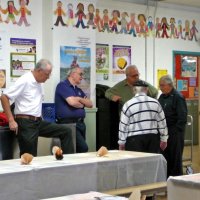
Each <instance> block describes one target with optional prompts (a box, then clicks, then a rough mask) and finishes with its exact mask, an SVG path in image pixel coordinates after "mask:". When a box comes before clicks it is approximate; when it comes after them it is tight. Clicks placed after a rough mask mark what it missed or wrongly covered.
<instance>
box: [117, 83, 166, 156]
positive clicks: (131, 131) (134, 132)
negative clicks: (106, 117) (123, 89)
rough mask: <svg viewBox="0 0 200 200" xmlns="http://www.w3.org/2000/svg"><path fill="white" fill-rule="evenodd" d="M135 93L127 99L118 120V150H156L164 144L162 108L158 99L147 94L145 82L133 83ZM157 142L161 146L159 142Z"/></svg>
mask: <svg viewBox="0 0 200 200" xmlns="http://www.w3.org/2000/svg"><path fill="white" fill-rule="evenodd" d="M133 86H134V88H135V90H136V91H135V92H136V95H135V97H133V98H132V99H131V100H129V101H127V102H126V103H125V104H124V106H123V108H122V112H121V118H120V123H119V141H118V144H119V149H120V150H124V149H125V150H128V151H140V152H149V153H158V152H159V146H160V148H161V149H162V150H163V151H164V149H165V148H166V146H167V138H168V131H167V125H166V120H165V115H164V112H163V109H162V107H161V105H160V104H159V102H158V101H157V100H156V99H154V98H151V97H149V96H147V91H148V85H147V84H146V82H144V81H141V80H139V81H137V82H135V83H134V85H133ZM159 144H160V145H159Z"/></svg>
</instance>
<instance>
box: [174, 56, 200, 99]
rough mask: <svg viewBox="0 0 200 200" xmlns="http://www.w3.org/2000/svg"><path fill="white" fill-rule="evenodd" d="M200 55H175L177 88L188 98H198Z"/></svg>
mask: <svg viewBox="0 0 200 200" xmlns="http://www.w3.org/2000/svg"><path fill="white" fill-rule="evenodd" d="M199 65H200V63H199V59H198V56H196V55H194V56H193V55H192V53H188V54H184V55H181V54H177V55H175V66H174V79H175V80H176V84H175V85H176V88H177V90H178V91H180V92H181V93H182V94H183V96H184V97H185V98H186V99H191V100H192V99H197V98H198V88H199V87H198V85H199V83H198V79H199V75H198V70H199Z"/></svg>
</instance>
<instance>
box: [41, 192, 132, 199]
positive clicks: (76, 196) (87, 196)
mask: <svg viewBox="0 0 200 200" xmlns="http://www.w3.org/2000/svg"><path fill="white" fill-rule="evenodd" d="M98 198H99V200H128V198H126V197H120V196H111V195H108V194H103V193H99V192H88V193H84V194H73V195H69V196H62V197H55V198H50V199H42V200H98Z"/></svg>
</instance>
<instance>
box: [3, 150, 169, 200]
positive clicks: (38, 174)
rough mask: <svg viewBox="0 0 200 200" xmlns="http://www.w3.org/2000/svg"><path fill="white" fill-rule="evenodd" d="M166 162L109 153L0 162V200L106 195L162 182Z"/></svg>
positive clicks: (152, 156) (154, 156)
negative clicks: (91, 193)
mask: <svg viewBox="0 0 200 200" xmlns="http://www.w3.org/2000/svg"><path fill="white" fill-rule="evenodd" d="M166 168H167V166H166V160H165V159H164V157H163V156H162V155H160V154H149V153H140V152H129V151H118V150H113V151H109V153H108V154H107V155H106V156H105V157H97V156H96V152H90V153H80V154H68V155H64V159H63V160H56V159H55V157H54V156H53V155H52V156H44V157H35V158H34V159H33V161H32V163H31V164H30V165H21V163H20V160H19V159H14V160H6V161H0V199H1V200H37V199H44V198H52V197H58V196H65V195H71V194H77V193H87V192H89V191H98V192H99V191H106V190H111V189H115V188H124V187H129V186H133V185H142V184H148V183H154V182H161V181H166Z"/></svg>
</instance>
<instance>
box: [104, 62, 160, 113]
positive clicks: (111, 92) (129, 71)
mask: <svg viewBox="0 0 200 200" xmlns="http://www.w3.org/2000/svg"><path fill="white" fill-rule="evenodd" d="M125 74H126V78H125V79H124V80H122V81H120V82H119V83H117V84H116V85H114V86H113V87H111V88H109V89H108V90H106V93H105V96H106V97H107V98H108V99H109V100H111V101H114V102H119V104H120V110H119V111H121V108H122V106H123V105H124V103H125V102H127V101H128V100H130V99H131V98H132V97H134V96H135V91H134V86H133V83H134V82H135V81H138V80H139V76H140V74H139V71H138V69H137V67H136V66H135V65H130V66H128V67H127V68H126V70H125ZM145 83H146V84H147V85H148V88H149V89H148V93H147V95H148V96H150V97H153V98H156V97H157V95H158V90H157V89H156V88H155V87H154V86H152V85H151V84H149V83H147V82H145Z"/></svg>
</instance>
